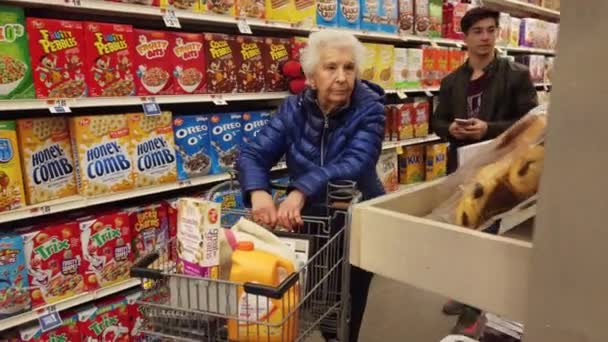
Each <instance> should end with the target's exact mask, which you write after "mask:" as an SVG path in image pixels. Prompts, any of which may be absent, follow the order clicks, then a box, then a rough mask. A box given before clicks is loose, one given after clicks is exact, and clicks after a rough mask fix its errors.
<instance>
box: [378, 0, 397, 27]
mask: <svg viewBox="0 0 608 342" xmlns="http://www.w3.org/2000/svg"><path fill="white" fill-rule="evenodd" d="M398 17H399V2H398V0H381V1H380V25H379V28H380V31H383V32H388V33H396V32H397V19H398Z"/></svg>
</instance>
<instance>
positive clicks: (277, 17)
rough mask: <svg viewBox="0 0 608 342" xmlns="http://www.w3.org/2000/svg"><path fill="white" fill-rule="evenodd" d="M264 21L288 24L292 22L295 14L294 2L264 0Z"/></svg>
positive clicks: (289, 0)
mask: <svg viewBox="0 0 608 342" xmlns="http://www.w3.org/2000/svg"><path fill="white" fill-rule="evenodd" d="M265 1H266V19H268V20H271V21H281V22H286V23H289V22H291V21H292V20H293V13H295V8H296V6H295V2H294V0H265Z"/></svg>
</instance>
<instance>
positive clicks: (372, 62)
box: [359, 43, 378, 81]
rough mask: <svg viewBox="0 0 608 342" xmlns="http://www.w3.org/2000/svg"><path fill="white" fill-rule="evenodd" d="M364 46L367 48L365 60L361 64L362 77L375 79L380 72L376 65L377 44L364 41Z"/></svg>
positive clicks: (369, 79)
mask: <svg viewBox="0 0 608 342" xmlns="http://www.w3.org/2000/svg"><path fill="white" fill-rule="evenodd" d="M363 47H364V48H365V52H364V55H363V61H362V63H361V65H360V66H359V72H360V73H361V79H364V80H368V81H373V80H374V79H375V78H376V74H377V73H378V67H376V55H377V54H378V48H377V44H373V43H363Z"/></svg>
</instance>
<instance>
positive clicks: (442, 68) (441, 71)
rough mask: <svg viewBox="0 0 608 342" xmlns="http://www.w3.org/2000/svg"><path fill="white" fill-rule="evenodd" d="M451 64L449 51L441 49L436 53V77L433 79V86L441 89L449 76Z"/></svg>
mask: <svg viewBox="0 0 608 342" xmlns="http://www.w3.org/2000/svg"><path fill="white" fill-rule="evenodd" d="M448 62H449V50H448V49H445V48H439V49H437V50H436V51H435V68H434V69H435V77H434V78H433V86H434V87H439V86H440V85H441V80H442V79H443V78H444V77H445V76H447V74H448V73H449V70H448V67H449V65H448Z"/></svg>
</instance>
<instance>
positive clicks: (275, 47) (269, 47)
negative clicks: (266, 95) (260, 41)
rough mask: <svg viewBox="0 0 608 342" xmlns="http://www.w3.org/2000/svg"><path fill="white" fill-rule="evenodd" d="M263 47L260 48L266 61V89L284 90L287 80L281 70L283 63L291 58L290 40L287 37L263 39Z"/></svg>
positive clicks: (286, 86)
mask: <svg viewBox="0 0 608 342" xmlns="http://www.w3.org/2000/svg"><path fill="white" fill-rule="evenodd" d="M264 43H265V45H266V46H265V47H264V48H263V49H262V54H263V56H264V62H265V63H266V91H286V90H288V88H289V87H288V85H289V84H288V81H287V78H286V77H285V76H283V73H282V72H281V66H282V65H283V63H285V62H287V61H288V60H290V59H291V55H290V52H291V41H290V40H289V38H274V37H273V38H270V37H266V38H265V39H264Z"/></svg>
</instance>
